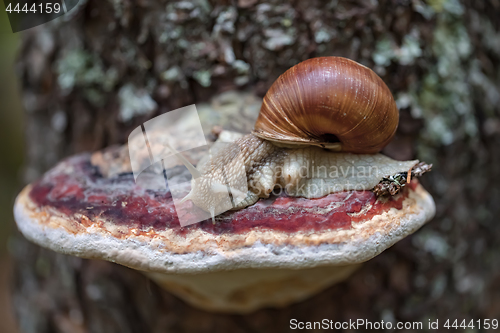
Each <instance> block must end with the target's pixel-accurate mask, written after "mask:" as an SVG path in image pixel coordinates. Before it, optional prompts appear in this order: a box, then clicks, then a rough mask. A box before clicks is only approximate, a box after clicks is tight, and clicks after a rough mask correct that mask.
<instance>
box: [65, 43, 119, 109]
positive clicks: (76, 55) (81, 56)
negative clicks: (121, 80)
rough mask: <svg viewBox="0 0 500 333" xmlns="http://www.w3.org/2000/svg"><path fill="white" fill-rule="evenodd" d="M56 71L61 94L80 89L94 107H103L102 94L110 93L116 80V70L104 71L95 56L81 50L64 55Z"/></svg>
mask: <svg viewBox="0 0 500 333" xmlns="http://www.w3.org/2000/svg"><path fill="white" fill-rule="evenodd" d="M56 71H57V74H58V77H57V83H58V84H59V86H60V87H61V89H62V91H63V92H65V93H70V92H71V91H72V90H73V89H75V88H81V89H83V90H84V96H86V98H87V100H88V101H89V102H91V103H92V104H93V105H96V106H102V105H103V103H104V102H105V101H104V92H109V91H111V90H112V89H113V88H114V87H115V85H116V83H117V80H118V73H117V71H116V69H114V68H108V69H105V68H104V66H103V65H102V63H101V61H100V59H99V58H98V57H97V56H95V55H92V54H90V53H88V52H87V51H85V50H81V49H74V50H70V51H68V52H67V53H66V54H64V56H62V57H61V58H60V59H59V61H58V62H57V64H56Z"/></svg>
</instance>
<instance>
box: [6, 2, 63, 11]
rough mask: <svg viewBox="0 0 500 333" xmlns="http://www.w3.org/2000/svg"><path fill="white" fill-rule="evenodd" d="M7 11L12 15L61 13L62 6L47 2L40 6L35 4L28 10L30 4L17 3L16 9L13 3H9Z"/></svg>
mask: <svg viewBox="0 0 500 333" xmlns="http://www.w3.org/2000/svg"><path fill="white" fill-rule="evenodd" d="M5 11H7V12H9V13H12V12H16V13H29V12H31V13H47V14H50V13H56V14H57V13H59V12H60V11H61V4H60V3H57V2H55V3H51V2H45V3H39V4H33V5H32V6H31V7H29V8H28V4H27V3H25V4H24V5H23V4H19V3H17V4H16V5H15V6H14V7H13V4H12V3H9V5H8V6H7V8H5Z"/></svg>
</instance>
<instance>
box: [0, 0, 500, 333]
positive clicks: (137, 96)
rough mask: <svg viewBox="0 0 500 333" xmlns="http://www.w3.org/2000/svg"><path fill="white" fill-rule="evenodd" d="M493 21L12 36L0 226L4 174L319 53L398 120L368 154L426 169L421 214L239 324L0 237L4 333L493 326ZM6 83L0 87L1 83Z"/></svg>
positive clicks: (209, 12)
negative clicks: (383, 96) (362, 80)
mask: <svg viewBox="0 0 500 333" xmlns="http://www.w3.org/2000/svg"><path fill="white" fill-rule="evenodd" d="M499 17H500V1H498V0H487V1H465V0H464V1H458V0H428V1H420V0H413V1H409V0H408V1H407V0H380V1H378V2H377V1H340V0H339V1H330V2H320V1H307V2H303V1H292V2H287V3H280V2H274V1H271V2H265V3H260V2H258V1H255V0H239V1H236V2H230V1H215V0H214V1H201V0H200V1H195V2H182V1H178V2H168V3H167V2H165V1H148V0H137V1H132V0H120V1H113V2H108V1H97V0H94V1H92V0H89V1H87V2H86V3H84V4H82V6H80V7H78V8H77V9H76V10H74V11H72V12H71V13H70V14H68V15H66V16H64V17H62V18H61V19H57V20H55V21H53V22H51V23H48V24H45V25H43V26H40V27H37V28H34V29H30V30H28V31H26V32H25V33H23V34H22V38H21V39H22V43H21V46H20V48H19V49H18V55H19V60H18V63H17V69H18V75H19V78H20V83H21V86H22V100H23V107H24V108H23V111H24V113H23V114H24V128H25V135H24V138H25V141H26V153H25V155H24V156H25V163H24V169H23V171H22V178H17V176H16V175H17V173H16V172H17V171H16V170H17V168H18V166H19V163H20V160H21V157H22V154H20V152H21V151H22V149H21V148H20V147H19V145H18V142H20V140H19V139H17V140H15V139H14V138H16V137H18V132H15V133H14V132H12V133H9V132H8V131H14V130H15V129H16V128H19V126H18V125H16V124H19V118H20V114H19V113H17V112H15V110H16V107H15V106H14V105H12V106H10V105H9V107H7V108H6V107H5V104H4V105H2V115H1V116H2V117H4V115H6V116H7V117H10V118H12V117H13V120H11V121H13V123H12V124H14V125H5V124H7V122H6V121H5V122H4V121H3V118H2V122H1V124H0V126H2V127H1V128H2V130H1V131H0V132H1V135H3V136H2V137H4V136H5V135H6V134H7V133H9V134H8V136H6V138H7V139H4V140H2V144H3V143H4V142H12V143H9V144H7V146H8V148H9V149H10V150H9V151H8V152H7V153H4V155H3V156H7V157H6V158H2V176H3V175H4V174H5V175H9V176H6V180H7V181H9V182H10V183H11V185H10V190H8V191H7V190H6V191H4V190H3V187H2V193H4V192H5V193H7V194H6V195H7V199H6V200H4V202H5V203H6V204H5V205H6V208H5V209H4V208H3V206H2V214H3V213H4V212H6V213H5V214H6V215H5V216H6V217H5V219H4V221H10V220H11V215H10V214H11V213H10V211H11V205H12V189H15V188H16V186H17V185H16V184H15V179H22V181H24V182H29V181H33V180H35V179H36V178H38V177H39V176H40V175H41V174H42V173H43V172H44V171H46V170H47V169H48V168H50V167H52V166H53V165H54V164H55V163H56V162H57V161H59V160H60V159H61V158H63V157H64V156H68V155H71V154H74V153H78V152H82V151H93V150H97V149H100V148H103V147H105V146H109V145H111V144H115V143H120V144H121V143H124V142H125V140H126V138H127V136H128V134H129V132H130V131H131V130H132V129H133V128H135V127H136V126H138V125H139V124H141V123H142V122H144V121H145V120H146V119H149V118H151V117H154V116H156V115H158V114H160V113H163V112H166V111H169V110H173V109H176V108H178V107H182V106H185V105H188V104H192V103H198V102H202V101H208V100H209V99H210V98H211V97H213V96H216V95H218V94H220V93H222V92H224V91H227V90H232V89H246V90H250V91H253V92H254V93H255V94H257V95H259V96H263V95H264V94H265V92H266V90H267V89H268V87H269V86H270V84H271V83H272V82H273V81H274V80H275V79H276V78H277V77H278V76H279V75H280V74H281V73H283V72H284V71H285V70H286V69H288V68H289V67H290V66H292V65H294V64H296V63H298V62H300V61H302V60H305V59H308V58H311V57H315V56H323V55H337V56H344V57H349V58H351V59H354V60H356V61H358V62H361V63H363V64H365V65H367V66H368V67H370V68H372V69H374V70H375V71H376V72H377V73H378V74H379V75H380V76H381V77H382V78H383V80H384V81H385V82H386V83H387V84H388V86H389V88H390V89H391V91H392V92H393V94H394V96H395V99H396V101H397V103H398V105H399V108H400V112H401V121H400V126H399V129H398V132H397V136H396V138H395V140H394V141H393V142H392V143H391V144H390V145H389V146H388V147H387V148H386V149H385V150H384V152H385V153H386V154H387V155H389V156H392V157H394V158H397V159H409V158H418V159H420V160H424V161H426V162H427V163H433V164H434V168H433V171H432V172H431V173H430V174H428V175H425V176H424V177H423V179H422V182H423V184H424V186H425V187H426V188H427V189H428V190H429V191H430V192H431V194H432V195H433V197H434V199H435V201H436V204H437V214H436V217H435V218H434V220H433V221H431V222H430V223H429V224H428V225H426V226H425V227H423V228H422V229H421V230H419V231H418V232H417V233H415V234H414V235H412V236H410V237H408V238H406V239H404V240H403V241H401V242H399V243H398V244H396V245H395V246H393V247H392V248H391V249H389V250H387V251H385V252H384V253H383V254H381V255H380V256H378V257H376V258H375V259H373V260H371V261H369V262H368V263H366V264H365V265H364V266H363V268H362V269H360V270H359V271H358V272H356V273H355V274H354V275H353V276H352V277H351V278H350V279H349V280H348V281H346V282H344V283H341V284H339V285H336V286H333V287H331V288H329V289H328V290H326V291H325V292H323V293H321V294H320V295H317V296H315V297H313V298H312V299H310V300H307V301H305V302H302V303H299V304H296V305H293V306H290V307H288V308H286V309H280V310H275V309H264V310H261V311H258V312H256V313H253V314H250V315H247V316H231V315H213V314H210V313H206V312H203V311H200V310H196V309H193V308H191V307H189V306H187V305H185V304H184V303H183V302H182V301H180V300H178V299H177V298H175V297H173V296H171V295H169V294H168V293H166V292H163V291H161V290H160V289H159V288H158V287H156V286H155V285H154V284H152V283H151V282H149V281H148V280H147V279H146V278H144V277H143V276H142V275H140V274H138V273H136V272H133V271H131V270H129V269H126V268H124V267H120V266H117V265H113V264H111V263H106V262H98V261H88V260H81V259H78V258H72V257H67V256H63V255H59V254H55V253H53V252H51V251H47V250H43V249H41V248H39V247H37V246H35V245H32V244H30V243H28V242H27V241H26V240H24V239H23V238H22V237H21V236H20V235H19V234H17V233H15V234H14V236H12V237H11V238H10V240H9V250H10V254H11V257H12V258H13V259H12V260H13V262H14V266H15V269H14V280H13V281H14V283H13V288H12V291H13V294H14V296H13V299H14V308H15V313H16V315H17V318H18V320H19V322H20V323H21V324H20V325H21V326H20V327H21V329H22V331H24V332H37V333H44V332H166V331H172V332H279V331H288V327H289V324H288V323H289V320H290V319H291V318H296V319H298V320H302V321H313V320H321V319H323V318H328V319H332V320H336V321H342V320H349V319H355V318H364V319H368V320H372V321H379V320H382V319H383V320H385V321H387V320H393V321H422V322H424V323H427V322H428V320H429V319H430V320H435V319H439V320H440V321H442V322H443V321H445V320H446V319H452V320H454V319H459V320H462V319H466V320H467V322H469V321H470V320H471V319H474V320H477V319H484V318H490V319H492V318H497V319H498V318H499V317H500V265H499V261H500V260H499V253H500V252H499V250H500V249H499V248H500V246H499V245H498V239H499V238H500V224H499V221H498V220H499V216H500V186H499V185H500V167H499V165H500V151H499V145H500V92H499V88H500V65H499V61H500V27H499V24H500V20H499V19H498V18H499ZM9 38H10V36H9ZM13 43H15V42H11V45H14V44H13ZM4 50H5V49H4V48H2V52H4ZM9 50H10V49H9ZM4 63H5V62H4V61H2V66H6V65H4ZM8 63H9V64H10V65H8V66H6V69H5V70H7V71H10V72H9V73H11V72H12V67H13V65H11V63H10V62H8ZM3 68H4V67H2V70H3ZM5 73H7V72H5ZM6 75H11V74H4V72H2V80H1V84H2V93H4V90H5V89H13V88H11V87H13V85H12V82H13V81H12V80H10V79H9V80H7V79H4V78H5V77H7V76H6ZM10 77H12V75H11V76H10ZM4 85H6V87H5V88H4ZM8 95H11V96H14V95H15V94H14V93H13V92H12V91H11V92H9V93H8ZM151 101H153V102H154V103H151ZM13 103H14V102H13ZM16 103H19V102H16ZM131 105H133V106H134V107H132V108H131V107H129V106H131ZM150 105H155V107H150ZM4 110H5V111H4ZM16 133H17V134H16ZM5 161H7V162H8V165H7V166H6V168H7V169H6V170H8V171H6V172H5V173H4V172H3V168H4V166H3V164H4V163H6V162H5ZM2 181H4V180H3V178H2ZM2 195H3V194H2ZM9 205H10V206H9ZM4 225H5V226H8V225H9V223H4ZM96 290H98V291H99V293H98V295H100V296H99V297H94V296H95V295H96V293H95V291H96ZM473 331H478V330H477V329H476V330H473Z"/></svg>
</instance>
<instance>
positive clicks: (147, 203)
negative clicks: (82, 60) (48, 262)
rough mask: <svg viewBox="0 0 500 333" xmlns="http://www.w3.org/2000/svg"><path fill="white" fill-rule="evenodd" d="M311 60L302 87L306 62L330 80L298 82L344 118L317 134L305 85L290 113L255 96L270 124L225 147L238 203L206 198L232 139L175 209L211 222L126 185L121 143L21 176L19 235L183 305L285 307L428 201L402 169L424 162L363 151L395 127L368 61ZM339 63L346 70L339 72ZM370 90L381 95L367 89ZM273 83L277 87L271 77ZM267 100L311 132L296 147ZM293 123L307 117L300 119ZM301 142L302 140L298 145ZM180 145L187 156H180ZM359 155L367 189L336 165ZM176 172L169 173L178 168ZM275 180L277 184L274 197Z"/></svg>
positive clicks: (409, 226) (393, 236)
mask: <svg viewBox="0 0 500 333" xmlns="http://www.w3.org/2000/svg"><path fill="white" fill-rule="evenodd" d="M315 61H317V62H318V63H319V64H320V65H321V66H319V69H315V68H310V65H311V63H310V62H306V66H305V67H302V68H305V70H306V72H309V73H313V74H314V75H312V77H313V78H316V79H311V80H312V81H311V82H312V83H311V84H312V85H313V84H314V82H319V81H321V80H318V79H317V75H319V74H317V73H316V72H315V70H318V71H323V72H326V73H327V74H328V75H329V77H330V79H328V77H327V78H325V79H324V80H323V81H322V82H323V84H327V85H330V86H331V87H332V89H331V91H330V90H321V89H319V88H318V87H309V86H307V85H306V84H298V86H300V87H303V86H305V87H306V88H307V89H306V91H309V90H312V91H316V92H318V93H319V95H320V96H323V98H324V100H325V101H328V103H329V105H330V106H331V109H332V110H334V111H335V112H337V111H338V110H340V111H339V112H340V113H338V112H337V113H338V114H337V113H336V115H335V116H332V118H331V119H330V120H332V121H334V122H336V121H341V122H342V121H346V122H345V123H344V124H343V125H342V124H340V125H339V126H338V129H335V132H333V133H331V132H328V133H327V132H324V129H325V128H330V127H329V126H323V125H321V126H318V127H317V128H316V127H314V126H313V125H311V123H310V122H309V121H310V120H311V119H312V118H315V119H319V121H320V122H325V121H326V120H327V118H328V117H326V116H324V115H322V114H321V110H322V109H326V107H325V105H326V104H325V103H326V102H324V101H323V100H321V101H316V102H317V103H316V104H315V105H310V106H308V104H307V103H308V102H307V101H309V99H311V98H312V97H309V95H308V94H306V95H304V96H303V97H300V96H301V95H300V94H299V93H298V92H294V93H290V94H289V95H290V96H292V97H297V98H296V100H297V102H296V104H297V103H298V105H299V106H300V107H299V109H298V110H299V114H301V115H298V116H297V117H296V118H293V117H291V115H289V114H287V113H286V112H288V111H286V110H288V109H287V105H290V104H289V103H288V102H286V101H284V100H281V101H280V102H279V103H278V102H275V101H274V102H273V101H271V102H270V100H271V99H272V98H271V97H273V96H266V98H265V99H264V104H263V108H262V110H263V111H262V112H261V113H260V116H259V119H261V118H262V117H265V118H266V119H268V120H269V121H267V122H266V121H263V122H258V123H257V124H266V125H265V126H259V125H257V126H256V128H255V131H254V133H255V135H253V134H252V135H246V136H241V135H239V138H238V135H231V137H232V138H233V139H235V141H234V144H233V145H231V146H230V147H233V148H234V147H238V149H237V150H236V151H237V152H238V153H242V154H243V156H244V159H243V160H244V161H245V170H246V172H247V181H248V189H249V193H248V198H250V200H247V198H246V199H245V200H244V201H242V203H243V204H240V205H237V207H236V208H237V209H236V210H232V211H228V212H226V213H224V214H221V215H219V216H214V215H215V214H214V212H213V211H214V209H215V208H216V207H215V206H214V205H216V204H217V200H218V199H217V198H215V199H214V196H216V195H217V190H214V186H212V185H213V184H217V183H224V179H219V178H217V177H220V174H218V173H213V170H214V168H213V166H217V165H221V164H224V163H225V162H226V161H227V160H225V159H224V158H225V156H226V157H227V156H228V155H229V156H232V155H231V154H233V155H234V152H232V151H231V150H220V151H218V152H217V153H215V154H214V155H213V161H214V163H211V164H210V163H208V164H207V163H202V166H201V167H200V166H199V170H200V171H199V172H200V174H201V177H198V178H197V179H193V180H192V189H191V192H190V195H189V196H188V197H187V199H190V200H185V201H184V202H183V208H182V209H181V210H183V211H179V212H178V213H179V214H180V213H183V212H190V211H191V210H196V209H202V210H205V211H208V212H211V214H212V217H213V219H214V220H215V223H212V222H211V221H209V220H207V221H204V222H201V223H197V224H193V225H189V226H186V227H181V226H180V224H179V221H178V216H177V213H176V210H175V209H174V202H173V200H172V194H171V193H170V190H169V189H168V188H167V189H157V190H151V189H145V188H143V187H141V186H139V185H138V184H136V183H135V181H134V177H133V175H132V173H131V172H126V171H129V170H130V162H129V161H128V160H127V154H126V153H124V152H126V151H127V150H126V147H122V148H110V149H107V150H105V151H104V152H98V153H96V154H94V155H90V154H83V155H78V156H74V157H71V158H69V159H66V160H64V161H62V162H60V163H59V164H58V165H57V166H56V167H54V168H53V169H52V170H50V171H49V172H47V173H46V174H45V175H44V176H43V177H42V179H40V180H39V181H37V182H35V183H33V184H31V185H28V186H27V187H26V188H25V189H24V190H23V191H22V192H21V193H20V195H19V196H18V198H17V200H16V204H15V217H16V221H17V224H18V227H19V229H20V230H21V232H22V233H23V234H24V235H25V236H26V237H27V238H28V239H30V240H32V241H33V242H35V243H37V244H39V245H41V246H45V247H48V248H50V249H53V250H55V251H58V252H62V253H66V254H71V255H76V256H80V257H84V258H99V259H104V260H109V261H112V262H116V263H119V264H122V265H125V266H128V267H131V268H134V269H137V270H141V271H143V272H145V273H146V274H147V275H148V276H150V277H151V278H153V279H154V280H155V281H156V282H157V283H158V284H159V285H161V286H162V287H164V288H165V289H167V290H169V291H171V292H172V293H174V294H176V295H178V296H180V297H182V298H183V299H184V300H186V301H187V302H189V303H191V304H193V305H195V306H198V307H201V308H203V309H207V310H211V311H224V312H236V313H245V312H250V311H253V310H255V309H258V308H260V307H263V306H284V305H287V304H290V303H292V302H296V301H299V300H302V299H305V298H307V297H309V296H310V295H312V294H314V293H316V292H318V291H319V290H321V289H324V288H325V287H327V286H329V285H331V284H333V283H335V282H337V281H340V280H342V279H344V278H345V277H347V276H348V275H349V274H350V273H351V272H352V271H353V270H354V269H355V268H356V267H358V265H359V264H360V263H362V262H364V261H366V260H369V259H371V258H373V257H374V256H376V255H378V254H379V253H381V252H382V251H384V250H385V249H386V248H388V247H390V246H392V245H393V244H394V243H396V242H397V241H399V240H400V239H402V238H404V237H406V236H407V235H409V234H411V233H413V232H414V231H415V230H417V229H418V228H420V227H421V226H422V225H423V224H424V223H426V222H427V221H429V220H430V219H431V218H432V217H433V215H434V212H435V206H434V202H433V200H432V197H431V196H430V195H429V194H428V193H427V192H426V191H425V190H424V189H423V187H422V186H421V185H420V184H419V183H418V181H417V180H416V179H411V178H412V176H416V175H419V174H421V173H423V172H425V171H426V168H427V166H426V165H422V164H418V161H406V162H398V161H394V160H392V159H390V158H388V157H385V156H383V155H380V154H374V152H375V151H378V150H380V149H381V147H383V145H385V144H386V143H387V142H388V141H389V140H390V138H391V137H392V135H393V134H394V131H395V127H394V126H395V125H394V119H393V118H394V116H396V125H397V112H394V110H393V109H394V108H395V105H394V101H393V99H392V96H391V95H390V93H389V94H388V95H387V93H386V87H385V85H384V84H383V82H382V81H381V80H380V79H379V78H378V77H376V75H375V74H372V73H373V72H371V71H370V70H369V69H367V68H366V67H364V66H361V67H357V65H353V64H352V63H351V62H350V61H347V60H344V59H339V58H335V59H333V60H332V59H327V60H321V59H320V60H315ZM331 61H333V62H332V63H330V62H331ZM343 63H346V64H347V65H348V70H346V71H343V69H342V68H341V66H342V65H341V64H343ZM313 64H314V63H313ZM325 64H326V65H325ZM354 64H355V63H354ZM325 66H326V67H325ZM328 66H330V67H328ZM359 66H360V65H359ZM351 67H352V68H351ZM296 69H297V68H295V69H293V71H295V70H296ZM299 69H300V67H299ZM293 71H292V72H293ZM287 73H288V72H287ZM349 73H351V74H352V73H357V74H356V75H358V76H359V77H360V79H359V80H360V82H361V83H363V82H365V83H366V84H367V85H366V86H363V85H361V86H359V85H358V86H356V85H354V88H352V89H351V88H349V86H347V85H346V83H345V82H351V83H353V82H354V83H356V84H357V83H358V81H356V77H354V78H348V79H345V76H346V75H349ZM328 75H327V76H328ZM373 75H375V76H373ZM283 77H285V79H286V78H287V77H289V76H288V74H286V73H285V75H284V76H282V77H281V78H280V79H278V81H277V82H280V80H284V79H283ZM339 79H340V81H339ZM287 80H288V79H287ZM342 80H343V81H342ZM290 82H299V81H293V80H291V81H290ZM339 82H340V83H339ZM292 86H293V84H292ZM339 87H340V88H342V89H340V88H339ZM373 87H376V88H377V89H381V90H382V93H381V94H379V93H376V92H375V93H374V92H373V91H372V90H371V89H373ZM337 88H339V89H337ZM276 91H277V92H276ZM270 92H271V94H275V96H284V95H286V94H287V93H285V92H280V90H276V89H274V88H271V89H270ZM325 94H326V95H325ZM331 94H333V95H331ZM335 94H337V96H340V97H342V98H344V96H350V97H349V98H348V102H346V101H339V100H337V99H335V98H333V97H334V95H335ZM374 96H379V97H378V98H375V97H374ZM380 96H385V97H380ZM389 97H390V100H389V101H388V100H382V101H380V99H381V98H386V99H387V98H389ZM311 100H313V101H314V100H315V98H312V99H311ZM374 101H377V103H374ZM391 101H392V102H391ZM306 102H307V103H306ZM287 103H288V104H287ZM363 103H364V105H365V106H367V107H368V109H369V112H368V113H367V114H368V115H369V116H371V117H372V119H374V120H372V121H373V122H375V125H374V126H375V130H373V131H372V132H373V133H375V139H372V140H362V139H361V138H364V136H363V135H362V134H360V133H358V132H356V131H357V129H361V130H364V131H368V132H367V133H371V132H370V131H369V130H368V129H370V127H369V126H367V125H366V124H365V123H364V120H365V119H366V118H368V115H366V114H365V115H361V116H359V115H358V113H359V112H358V111H359V110H360V105H362V104H363ZM292 104H293V103H292ZM269 105H271V106H272V108H274V109H275V110H276V111H273V112H276V113H280V114H281V115H283V117H284V118H283V119H286V122H285V123H286V124H288V126H289V127H290V128H292V129H293V131H295V134H297V133H307V134H308V135H309V137H308V138H307V139H304V138H302V139H299V140H298V144H299V145H301V146H299V147H297V146H296V145H295V143H297V141H293V140H288V138H287V137H286V136H284V135H283V133H281V134H279V130H277V129H276V128H273V124H276V122H275V121H274V120H273V117H272V116H269V115H268V116H263V114H266V113H267V111H265V110H267V109H268V108H270V106H269ZM346 105H350V106H352V108H351V109H349V110H351V111H349V113H353V114H354V115H353V116H352V117H350V116H347V113H348V112H347V109H345V110H346V112H344V113H345V114H346V115H343V112H341V111H342V110H344V107H345V106H346ZM239 109H240V108H238V107H235V108H234V109H233V110H232V111H231V112H233V113H237V111H238V110H239ZM386 109H389V111H387V110H386ZM225 110H227V108H225ZM309 111H310V115H309ZM386 111H387V112H386ZM396 111H397V109H396ZM316 113H318V114H316ZM272 114H275V113H272ZM386 114H391V115H392V116H387V115H386ZM308 115H309V116H310V117H309V116H308ZM345 117H347V120H346V119H344V118H345ZM310 118H311V119H310ZM202 119H203V117H202ZM353 119H355V120H353ZM356 121H357V122H358V123H359V124H357V123H356ZM303 123H305V124H307V126H300V125H299V124H303ZM220 125H223V126H225V125H227V124H225V123H222V124H220ZM311 126H312V127H311ZM264 129H266V130H264ZM293 131H292V132H293ZM379 131H385V132H386V134H381V133H379ZM264 133H268V134H269V133H270V134H269V137H270V138H271V139H270V140H268V139H263V137H264V136H265V135H267V134H264ZM273 133H278V134H273ZM222 134H224V132H223V133H222ZM344 134H345V135H344ZM299 136H300V135H299ZM222 137H224V135H221V139H222ZM346 138H347V139H346ZM233 139H231V140H233ZM349 140H351V141H349ZM289 141H293V142H289ZM304 141H308V142H309V143H312V146H303V143H304ZM375 141H376V142H375ZM352 142H354V143H356V142H357V143H359V144H360V145H361V146H364V147H367V148H366V150H363V149H364V148H359V147H358V148H356V149H355V150H354V152H356V153H364V154H351V153H349V152H344V151H346V150H347V151H351V148H350V147H352V145H353V143H352ZM323 147H325V148H329V149H333V150H336V151H327V150H325V149H323ZM374 147H376V148H374ZM339 151H340V152H339ZM183 154H184V156H185V158H186V159H188V160H189V158H190V153H189V152H187V153H183ZM313 161H314V165H316V166H330V167H331V166H335V167H336V170H337V175H335V174H330V173H328V171H327V174H322V173H316V174H314V173H313V174H309V175H308V176H303V175H301V174H300V173H297V172H296V170H297V169H296V168H297V167H301V166H304V165H306V166H307V168H309V167H310V165H313V163H312V162H313ZM306 162H310V165H309V164H307V163H306ZM207 165H211V166H212V167H211V168H208V167H207ZM359 166H362V167H366V168H368V169H370V167H371V169H370V170H373V172H368V174H364V175H362V176H360V175H359V174H358V175H356V177H355V178H356V179H357V180H358V181H359V182H360V183H361V184H363V186H364V188H363V189H364V190H359V189H357V188H356V187H350V186H351V184H350V181H349V179H351V178H350V177H351V174H349V173H347V174H346V173H345V172H342V171H341V170H344V171H345V170H351V169H352V168H357V167H359ZM171 167H172V168H173V169H175V168H177V167H176V166H171ZM113 170H115V171H113ZM116 170H118V171H116ZM307 170H308V172H310V169H307ZM327 170H328V169H327ZM365 170H366V169H365ZM210 171H212V172H210ZM339 171H340V172H339ZM187 173H188V172H187V170H185V171H184V172H177V176H178V177H185V175H186V174H187ZM226 176H227V175H226ZM145 177H148V174H147V173H146V174H145ZM292 180H293V181H292ZM323 180H326V181H327V183H328V184H329V185H332V184H340V186H326V187H325V188H328V191H326V192H325V191H323V190H324V188H322V187H319V188H320V190H318V188H317V187H314V186H312V185H314V184H317V182H318V181H323ZM346 180H347V181H346ZM169 181H170V179H169ZM290 184H291V186H287V185H290ZM301 184H305V186H304V187H302V188H305V189H306V190H305V192H300V191H298V190H297V188H298V186H299V185H301ZM311 184H312V185H311ZM403 185H406V186H404V187H403ZM299 187H300V186H299ZM276 188H281V189H282V188H286V191H281V192H280V193H279V194H273V192H272V191H273V189H276ZM269 189H270V190H269ZM372 189H373V190H374V191H371V190H372ZM377 194H380V195H382V194H383V196H381V197H378V196H377ZM387 194H394V195H387Z"/></svg>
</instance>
